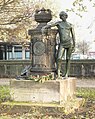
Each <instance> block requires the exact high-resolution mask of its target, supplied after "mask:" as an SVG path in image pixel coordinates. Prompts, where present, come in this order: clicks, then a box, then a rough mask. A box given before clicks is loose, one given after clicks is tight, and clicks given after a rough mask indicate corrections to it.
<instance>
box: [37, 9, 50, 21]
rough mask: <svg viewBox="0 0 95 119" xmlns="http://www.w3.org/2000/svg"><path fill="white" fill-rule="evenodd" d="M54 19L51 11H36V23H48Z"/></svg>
mask: <svg viewBox="0 0 95 119" xmlns="http://www.w3.org/2000/svg"><path fill="white" fill-rule="evenodd" d="M51 19H52V14H51V10H50V9H44V8H42V9H41V10H38V9H37V10H36V11H35V21H36V22H39V23H47V22H49V21H51Z"/></svg>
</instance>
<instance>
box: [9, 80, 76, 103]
mask: <svg viewBox="0 0 95 119" xmlns="http://www.w3.org/2000/svg"><path fill="white" fill-rule="evenodd" d="M75 83H76V81H75V78H68V79H65V80H50V81H46V82H44V83H39V82H34V81H31V80H11V82H10V91H11V93H10V94H11V98H12V100H14V101H19V102H21V101H24V102H35V103H58V104H61V103H64V102H66V101H68V100H71V99H74V97H75V88H76V86H75Z"/></svg>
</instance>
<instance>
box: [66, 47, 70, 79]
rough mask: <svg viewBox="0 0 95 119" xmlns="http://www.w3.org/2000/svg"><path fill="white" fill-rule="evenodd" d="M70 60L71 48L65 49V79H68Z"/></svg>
mask: <svg viewBox="0 0 95 119" xmlns="http://www.w3.org/2000/svg"><path fill="white" fill-rule="evenodd" d="M70 58H71V48H67V49H66V68H65V69H66V72H65V78H67V77H68V74H69V70H70Z"/></svg>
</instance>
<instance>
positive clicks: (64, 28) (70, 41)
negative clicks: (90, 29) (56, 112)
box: [42, 11, 75, 78]
mask: <svg viewBox="0 0 95 119" xmlns="http://www.w3.org/2000/svg"><path fill="white" fill-rule="evenodd" d="M59 16H60V19H61V21H58V22H56V23H52V24H49V25H46V26H44V27H43V28H42V33H45V32H46V31H47V29H48V28H51V27H54V26H57V28H58V32H59V38H60V43H59V48H58V54H57V75H58V78H60V70H61V64H62V57H63V55H64V52H65V50H66V67H65V71H66V72H65V78H67V77H68V73H69V69H70V57H71V53H72V52H73V51H74V48H75V33H74V29H73V25H72V24H70V23H68V22H67V21H66V19H67V17H68V15H67V13H65V12H64V11H62V12H60V14H59Z"/></svg>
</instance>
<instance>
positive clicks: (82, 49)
mask: <svg viewBox="0 0 95 119" xmlns="http://www.w3.org/2000/svg"><path fill="white" fill-rule="evenodd" d="M76 48H77V50H78V51H77V52H79V53H81V54H83V55H86V54H87V53H88V52H89V49H90V44H89V43H88V42H87V41H84V40H83V41H80V42H78V43H77V44H76Z"/></svg>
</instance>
